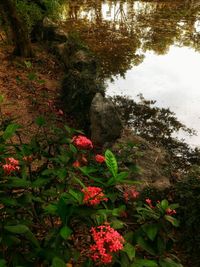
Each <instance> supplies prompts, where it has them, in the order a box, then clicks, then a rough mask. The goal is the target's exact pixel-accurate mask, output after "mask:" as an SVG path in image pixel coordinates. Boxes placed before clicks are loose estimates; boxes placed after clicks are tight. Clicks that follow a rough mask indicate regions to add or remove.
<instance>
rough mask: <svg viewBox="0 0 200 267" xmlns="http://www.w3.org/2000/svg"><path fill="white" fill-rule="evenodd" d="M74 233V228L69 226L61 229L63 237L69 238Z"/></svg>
mask: <svg viewBox="0 0 200 267" xmlns="http://www.w3.org/2000/svg"><path fill="white" fill-rule="evenodd" d="M71 234H72V229H70V228H69V227H68V226H63V227H62V228H61V230H60V235H61V236H62V238H63V239H68V238H69V237H70V235H71Z"/></svg>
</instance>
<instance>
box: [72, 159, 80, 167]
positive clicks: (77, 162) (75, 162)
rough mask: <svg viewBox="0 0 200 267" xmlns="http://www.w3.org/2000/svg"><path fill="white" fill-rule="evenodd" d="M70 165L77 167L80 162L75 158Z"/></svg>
mask: <svg viewBox="0 0 200 267" xmlns="http://www.w3.org/2000/svg"><path fill="white" fill-rule="evenodd" d="M72 166H73V167H74V168H78V167H80V166H81V164H80V162H79V161H78V160H76V161H74V163H73V164H72Z"/></svg>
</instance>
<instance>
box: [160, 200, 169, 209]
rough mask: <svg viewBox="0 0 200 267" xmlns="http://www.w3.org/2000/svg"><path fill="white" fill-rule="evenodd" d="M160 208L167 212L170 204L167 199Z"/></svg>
mask: <svg viewBox="0 0 200 267" xmlns="http://www.w3.org/2000/svg"><path fill="white" fill-rule="evenodd" d="M160 206H161V208H162V209H163V210H164V211H165V210H166V209H167V208H168V206H169V203H168V201H167V200H166V199H164V200H162V201H161V203H160Z"/></svg>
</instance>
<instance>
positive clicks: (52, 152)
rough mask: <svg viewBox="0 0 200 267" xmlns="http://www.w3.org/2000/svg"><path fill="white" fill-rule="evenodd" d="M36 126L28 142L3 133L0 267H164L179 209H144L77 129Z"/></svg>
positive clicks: (131, 186)
mask: <svg viewBox="0 0 200 267" xmlns="http://www.w3.org/2000/svg"><path fill="white" fill-rule="evenodd" d="M36 124H37V126H38V132H37V134H36V135H35V136H33V138H32V139H31V140H30V142H27V143H22V139H21V138H19V140H20V142H19V143H17V141H16V143H15V144H13V142H11V141H10V139H11V138H12V137H13V136H14V135H16V136H18V137H20V134H21V133H20V131H21V128H20V127H19V125H17V124H15V123H11V124H9V125H7V126H6V127H5V128H4V130H3V131H2V132H1V136H0V141H1V154H0V159H1V162H2V163H5V164H2V165H1V166H2V167H1V168H0V174H1V182H0V229H1V233H0V266H8V267H15V266H30V267H34V266H37V265H38V266H39V265H40V266H52V267H64V266H66V264H67V263H68V262H72V263H74V265H76V264H77V266H82V264H85V266H90V267H92V266H94V265H102V264H103V265H105V264H108V265H109V266H112V265H114V264H119V266H161V267H163V266H165V265H164V264H165V262H167V260H168V258H167V259H166V257H165V255H166V251H167V248H168V247H169V246H168V243H169V242H168V241H169V239H170V241H171V240H173V239H172V238H171V232H170V230H171V229H170V226H177V224H178V222H177V220H176V219H175V217H174V215H175V209H176V206H173V205H169V203H168V202H167V201H166V200H163V201H161V202H160V203H157V204H155V205H153V204H152V202H151V201H150V200H148V201H147V203H148V204H143V203H142V204H141V201H140V200H139V196H140V195H139V192H138V189H137V187H136V183H135V181H133V180H131V179H129V172H128V171H121V170H120V167H119V166H118V162H117V159H116V157H115V156H114V155H113V153H112V152H111V151H110V150H106V151H105V154H104V155H100V154H98V155H96V156H95V155H94V154H93V152H92V148H93V144H92V142H91V140H90V139H88V138H87V137H85V136H83V135H77V132H76V131H75V130H73V129H70V128H69V127H67V126H65V127H64V129H59V128H56V127H52V126H51V128H50V129H49V128H48V127H47V125H46V122H45V120H44V119H43V118H38V119H37V120H36ZM72 136H75V137H72ZM16 140H18V139H17V138H16ZM11 152H12V153H13V156H11V155H10V154H11ZM8 155H9V157H8ZM94 158H95V159H96V160H95V161H94ZM96 161H97V162H96ZM103 162H105V164H97V163H103ZM123 186H124V188H126V189H125V190H126V191H125V192H121V190H120V188H122V187H123ZM124 198H125V199H124ZM125 214H126V216H124V215H125ZM172 215H173V216H172ZM136 218H137V219H138V221H137V222H136ZM105 222H107V223H105ZM133 225H134V227H133ZM77 228H80V230H78V229H77ZM90 229H91V230H90ZM79 231H80V233H79ZM118 231H119V232H118ZM89 235H91V237H92V240H90V239H89V240H88V236H89ZM79 236H81V240H85V242H84V243H83V244H82V247H81V248H80V247H79V246H78V243H81V240H80V239H79ZM77 241H78V242H77ZM79 241H80V242H79ZM147 243H148V244H147ZM158 243H159V244H161V245H158ZM163 244H164V245H163ZM149 247H150V248H151V249H149ZM82 251H89V254H87V253H85V254H84V253H82ZM86 254H87V255H88V256H89V257H87V258H85V256H86ZM170 261H171V262H174V263H173V264H174V265H172V266H176V267H180V266H181V265H180V264H179V263H178V262H175V261H174V260H172V259H170ZM83 262H84V263H83ZM139 264H140V265H139ZM142 264H143V265H142ZM145 264H146V265H145ZM147 264H149V265H147ZM150 264H151V265H150ZM162 264H163V265H162ZM175 264H176V265H175Z"/></svg>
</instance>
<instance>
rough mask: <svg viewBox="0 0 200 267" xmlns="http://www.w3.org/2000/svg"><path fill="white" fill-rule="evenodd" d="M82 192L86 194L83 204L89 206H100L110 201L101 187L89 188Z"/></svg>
mask: <svg viewBox="0 0 200 267" xmlns="http://www.w3.org/2000/svg"><path fill="white" fill-rule="evenodd" d="M81 191H82V192H83V193H84V198H83V203H85V204H87V205H89V206H95V205H98V204H99V203H100V202H101V201H108V199H107V198H106V197H105V195H104V193H103V192H102V189H101V188H100V187H95V186H88V187H85V188H83V189H82V190H81Z"/></svg>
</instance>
